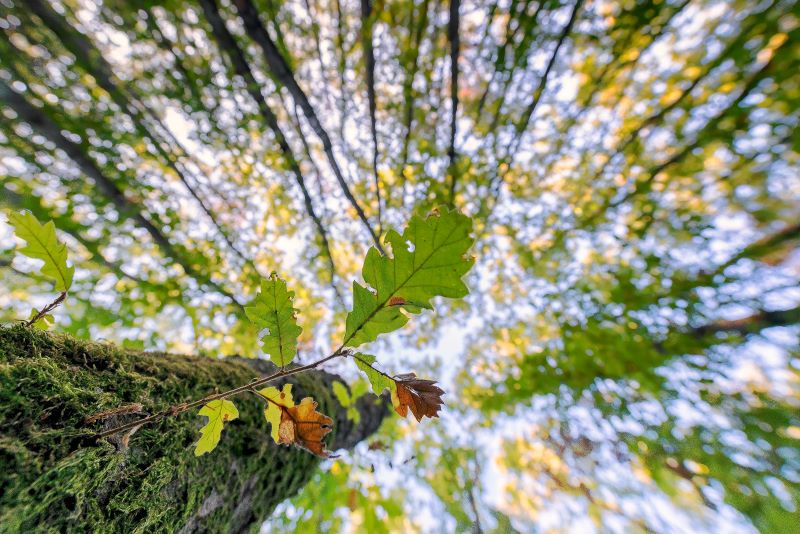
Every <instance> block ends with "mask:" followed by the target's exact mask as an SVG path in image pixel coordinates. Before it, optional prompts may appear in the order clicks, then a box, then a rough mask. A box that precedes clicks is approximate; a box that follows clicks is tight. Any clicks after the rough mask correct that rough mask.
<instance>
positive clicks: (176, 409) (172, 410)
mask: <svg viewBox="0 0 800 534" xmlns="http://www.w3.org/2000/svg"><path fill="white" fill-rule="evenodd" d="M349 355H350V351H349V350H346V349H341V348H340V349H337V350H336V351H335V352H333V353H332V354H330V355H328V356H325V357H324V358H320V359H319V360H317V361H315V362H313V363H310V364H308V365H302V366H298V367H293V368H290V369H287V368H285V367H284V368H281V369H279V370H278V371H277V372H275V373H271V374H268V375H266V376H262V377H261V378H256V379H255V380H253V381H251V382H249V383H247V384H244V385H242V386H239V387H236V388H233V389H229V390H228V391H224V392H222V393H216V394H214V395H208V396H206V397H203V398H202V399H197V400H195V401H192V402H188V403H180V404H175V405H172V406H170V407H169V408H167V409H165V410H162V411H160V412H158V413H155V414H153V415H150V416H148V417H143V418H141V419H137V420H135V421H131V422H129V423H125V424H123V425H119V426H117V427H114V428H111V429H109V430H104V431H102V432H100V433H98V434H97V438H98V439H102V438H106V437H108V436H111V435H114V434H118V433H120V432H124V431H126V430H132V429H134V428H138V427H140V426H142V425H145V424H148V423H152V422H153V421H157V420H159V419H163V418H165V417H174V416H176V415H179V414H181V413H183V412H185V411H187V410H190V409H192V408H196V407H197V406H201V405H203V404H206V403H208V402H211V401H214V400H219V399H227V398H228V397H233V396H234V395H238V394H240V393H245V392H248V391H252V390H253V389H254V388H257V387H258V386H262V385H264V384H266V383H267V382H271V381H272V380H275V379H278V378H283V377H286V376H291V375H296V374H297V373H302V372H303V371H309V370H311V369H315V368H317V367H319V366H320V365H322V364H323V363H325V362H327V361H329V360H332V359H334V358H339V357H347V356H349Z"/></svg>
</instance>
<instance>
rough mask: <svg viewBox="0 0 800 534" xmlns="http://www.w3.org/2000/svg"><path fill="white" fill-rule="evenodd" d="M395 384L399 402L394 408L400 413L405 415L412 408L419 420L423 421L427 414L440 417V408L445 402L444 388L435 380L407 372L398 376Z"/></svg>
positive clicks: (431, 416)
mask: <svg viewBox="0 0 800 534" xmlns="http://www.w3.org/2000/svg"><path fill="white" fill-rule="evenodd" d="M395 384H396V385H397V400H398V403H397V404H395V407H394V409H395V411H396V412H397V413H398V414H400V415H401V416H402V417H405V416H406V415H407V414H408V409H409V408H411V413H412V414H414V417H416V419H417V421H422V418H423V417H425V416H426V415H427V416H428V417H430V418H434V417H439V409H440V408H441V407H442V405H443V404H444V401H442V395H444V390H443V389H441V388H440V387H439V386H437V385H436V381H435V380H426V379H424V378H417V375H415V374H414V373H407V374H403V375H398V376H396V377H395Z"/></svg>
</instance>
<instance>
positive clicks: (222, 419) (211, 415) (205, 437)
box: [194, 399, 239, 456]
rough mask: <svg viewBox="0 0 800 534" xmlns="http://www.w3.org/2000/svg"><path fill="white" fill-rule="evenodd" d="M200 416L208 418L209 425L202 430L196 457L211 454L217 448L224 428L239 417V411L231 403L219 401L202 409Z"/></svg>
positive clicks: (210, 403) (195, 451)
mask: <svg viewBox="0 0 800 534" xmlns="http://www.w3.org/2000/svg"><path fill="white" fill-rule="evenodd" d="M199 415H203V416H205V417H208V423H207V424H206V426H204V427H203V428H201V429H200V434H201V436H200V439H199V440H198V442H197V446H196V447H195V449H194V455H195V456H201V455H203V454H205V453H207V452H211V451H213V450H214V449H215V448H216V447H217V444H218V443H219V439H220V437H221V436H222V427H223V426H225V423H227V422H228V421H233V420H234V419H236V418H237V417H239V410H237V409H236V406H234V404H233V403H232V402H231V401H229V400H225V399H218V400H213V401H211V402H209V403H208V404H206V405H205V406H203V407H202V408H200V412H199Z"/></svg>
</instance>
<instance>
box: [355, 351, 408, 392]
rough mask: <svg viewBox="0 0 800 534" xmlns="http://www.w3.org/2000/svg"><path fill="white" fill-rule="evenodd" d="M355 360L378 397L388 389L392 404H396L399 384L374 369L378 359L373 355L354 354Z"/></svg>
mask: <svg viewBox="0 0 800 534" xmlns="http://www.w3.org/2000/svg"><path fill="white" fill-rule="evenodd" d="M353 359H354V360H355V362H356V366H358V368H359V369H360V370H361V371H363V372H364V373H365V374H366V375H367V380H369V383H370V385H371V386H372V391H374V392H375V394H376V395H380V394H381V393H383V390H384V389H388V390H389V392H390V393H391V394H392V403H394V400H395V399H396V398H397V384H396V383H395V381H394V380H392V379H391V378H390V377H388V376H386V375H385V374H383V373H381V372H380V371H378V370H377V369H375V368H374V367H373V364H375V361H376V360H377V358H376V357H375V356H373V355H371V354H363V353H361V352H356V353H355V354H353Z"/></svg>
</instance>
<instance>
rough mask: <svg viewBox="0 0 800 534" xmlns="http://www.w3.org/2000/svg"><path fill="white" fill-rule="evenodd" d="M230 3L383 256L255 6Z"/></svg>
mask: <svg viewBox="0 0 800 534" xmlns="http://www.w3.org/2000/svg"><path fill="white" fill-rule="evenodd" d="M233 3H234V5H235V6H236V9H237V11H238V13H239V18H241V20H242V22H243V23H244V27H245V30H246V31H247V34H248V35H249V36H250V37H251V38H252V39H253V40H254V41H255V42H256V44H258V45H259V47H261V50H262V52H263V53H264V58H265V59H266V61H267V65H268V66H269V69H270V71H271V72H272V75H273V76H274V77H275V78H276V79H277V80H278V81H279V82H280V83H281V84H282V85H283V86H285V87H286V88H287V89H288V90H289V94H291V95H292V98H293V99H294V100H295V102H297V104H298V105H299V106H300V109H302V110H303V113H304V114H305V116H306V118H307V119H308V122H309V124H311V128H312V129H313V130H314V132H315V133H316V134H317V136H318V137H319V139H320V141H322V148H323V150H324V151H325V155H326V156H327V158H328V163H329V164H330V167H331V169H332V170H333V173H334V175H335V176H336V179H337V180H338V182H339V186H340V187H341V189H342V192H343V193H344V195H345V197H346V198H347V200H348V201H349V202H350V205H351V206H352V207H353V209H355V210H356V213H357V214H358V217H359V218H360V219H361V222H362V223H364V226H365V227H366V228H367V230H368V231H369V233H370V236H371V237H372V240H373V242H374V243H375V247H376V248H377V249H378V250H379V251H380V252H381V254H385V251H384V250H383V246H382V245H381V242H380V238H379V237H378V235H377V234H376V233H375V230H374V229H373V228H372V226H371V225H370V223H369V220H368V219H367V216H366V215H365V214H364V210H363V209H362V208H361V206H360V205H359V204H358V201H356V199H355V197H354V196H353V193H352V192H351V191H350V187H349V186H348V185H347V182H346V181H345V179H344V175H343V174H342V171H341V168H340V167H339V164H338V163H337V162H336V156H335V155H334V153H333V144H332V143H331V139H330V137H329V136H328V133H327V132H326V131H325V128H323V126H322V123H321V122H320V120H319V118H318V117H317V114H316V112H315V111H314V108H313V107H312V106H311V102H310V101H309V100H308V97H307V96H306V94H305V92H303V90H302V89H301V88H300V86H299V85H298V84H297V80H295V78H294V74H293V73H292V70H291V68H290V67H289V64H288V63H287V62H286V59H285V58H284V57H283V56H282V55H281V54H280V51H279V50H278V48H277V47H276V46H275V43H274V42H273V41H272V38H271V37H270V36H269V33H267V30H266V29H265V28H264V25H263V24H261V19H259V17H258V12H257V11H256V8H255V6H254V5H253V3H252V2H251V1H250V0H234V2H233Z"/></svg>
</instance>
